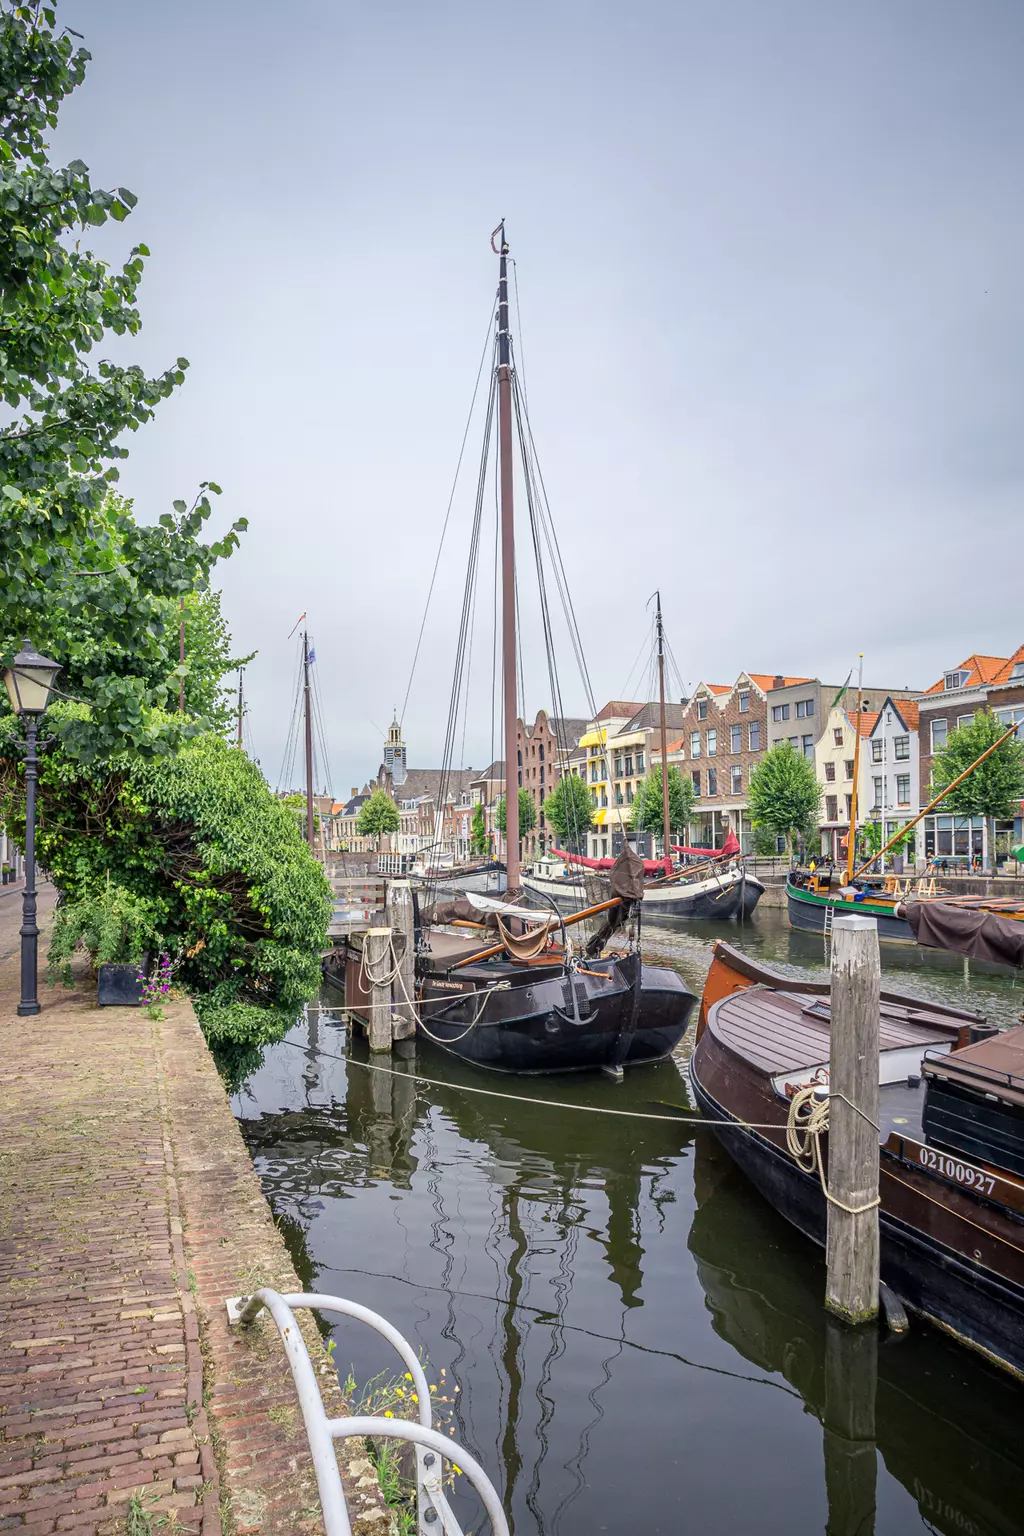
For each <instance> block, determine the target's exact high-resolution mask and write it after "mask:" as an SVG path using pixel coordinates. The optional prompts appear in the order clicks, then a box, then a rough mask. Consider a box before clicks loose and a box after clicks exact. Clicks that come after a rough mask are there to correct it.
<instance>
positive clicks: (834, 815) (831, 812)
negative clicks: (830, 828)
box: [825, 795, 839, 821]
mask: <svg viewBox="0 0 1024 1536" xmlns="http://www.w3.org/2000/svg"><path fill="white" fill-rule="evenodd" d="M825 820H826V821H838V820H839V800H838V798H837V797H836V796H835V795H826V796H825Z"/></svg>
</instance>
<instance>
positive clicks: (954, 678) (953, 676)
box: [946, 672, 967, 693]
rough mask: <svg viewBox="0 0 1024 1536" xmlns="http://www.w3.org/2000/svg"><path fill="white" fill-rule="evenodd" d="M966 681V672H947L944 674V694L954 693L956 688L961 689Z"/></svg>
mask: <svg viewBox="0 0 1024 1536" xmlns="http://www.w3.org/2000/svg"><path fill="white" fill-rule="evenodd" d="M966 681H967V673H966V672H947V673H946V692H947V693H955V692H956V690H957V689H958V688H962V687H963V685H964V683H965V682H966Z"/></svg>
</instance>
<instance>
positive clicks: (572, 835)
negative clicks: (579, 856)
mask: <svg viewBox="0 0 1024 1536" xmlns="http://www.w3.org/2000/svg"><path fill="white" fill-rule="evenodd" d="M544 816H545V818H546V819H547V821H548V822H549V823H550V824H551V827H552V829H553V830H554V832H555V834H556V836H557V837H558V840H559V842H560V843H562V844H565V845H566V846H567V850H568V852H570V853H573V852H578V851H580V850H581V849H582V846H583V839H584V838H585V837H586V835H587V833H588V832H589V831H590V829H591V827H592V826H593V825H594V807H593V803H592V801H591V799H590V791H589V789H588V788H587V786H586V784H585V783H584V782H583V780H582V779H581V778H580V777H579V775H578V774H576V773H565V774H563V775H562V777H561V778H560V779H559V781H558V783H557V784H556V785H555V787H554V789H553V790H552V791H551V793H550V795H548V797H547V799H546V800H545V801H544Z"/></svg>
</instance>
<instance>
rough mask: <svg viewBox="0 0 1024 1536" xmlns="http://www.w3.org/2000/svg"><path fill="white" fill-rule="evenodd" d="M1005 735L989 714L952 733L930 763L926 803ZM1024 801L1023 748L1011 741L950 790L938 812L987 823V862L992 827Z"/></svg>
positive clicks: (1004, 727) (985, 712)
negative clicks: (929, 782) (941, 810)
mask: <svg viewBox="0 0 1024 1536" xmlns="http://www.w3.org/2000/svg"><path fill="white" fill-rule="evenodd" d="M1006 730H1007V725H1005V724H1004V723H1003V722H1002V721H1001V720H998V719H997V718H996V716H995V715H993V714H992V713H991V711H989V710H979V712H978V713H977V714H976V715H975V716H974V719H973V720H972V721H971V722H970V723H969V724H968V725H961V726H959V727H958V729H957V730H955V731H953V733H952V734H951V735H950V737H949V739H948V740H947V742H946V745H945V746H944V747H940V748H939V750H938V752H937V753H936V754H935V758H934V761H933V762H932V783H931V789H930V791H929V799H934V798H935V796H936V795H939V794H941V793H942V791H943V790H944V789H945V788H946V787H947V785H949V784H952V782H953V780H954V779H956V778H958V777H959V776H960V774H961V773H963V772H964V770H965V769H966V768H969V767H970V766H971V764H972V763H973V762H975V761H976V760H977V759H978V758H979V757H980V756H981V754H982V753H983V752H984V751H986V750H987V748H989V747H991V746H993V745H994V744H995V742H997V741H998V740H999V738H1000V736H1002V735H1004V734H1005V732H1006ZM1022 798H1024V743H1022V742H1020V741H1018V740H1017V737H1016V736H1011V737H1010V738H1009V740H1008V741H1005V742H1004V743H1003V745H1002V746H1001V747H1000V748H999V749H998V750H997V751H995V752H993V753H992V756H991V757H988V758H986V759H985V761H984V762H983V763H981V764H980V765H979V766H978V767H977V768H975V770H974V772H973V773H971V774H969V775H968V777H967V778H966V779H965V780H964V782H963V783H962V784H960V785H958V786H957V788H956V789H953V790H950V791H949V793H948V794H947V795H946V796H945V798H944V800H943V802H942V808H943V809H944V810H947V811H952V812H953V814H954V815H955V816H964V817H968V816H984V817H985V818H986V820H987V821H988V823H989V836H988V846H989V857H990V858H991V856H992V853H993V851H994V849H995V822H996V821H1003V820H1009V818H1010V817H1012V816H1014V815H1016V813H1017V810H1018V807H1019V805H1020V802H1021V799H1022Z"/></svg>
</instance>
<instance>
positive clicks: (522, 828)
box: [494, 789, 537, 837]
mask: <svg viewBox="0 0 1024 1536" xmlns="http://www.w3.org/2000/svg"><path fill="white" fill-rule="evenodd" d="M494 819H495V821H496V822H497V824H498V831H499V832H500V833H501V835H502V837H504V836H505V835H506V832H507V827H506V825H505V820H506V818H505V796H504V795H502V797H501V799H500V800H499V801H498V808H497V811H496V812H495V818H494ZM536 825H537V812H536V811H535V810H534V808H533V801H532V800H531V799H530V796H529V794H528V793H527V791H526V790H525V789H520V791H519V836H520V837H524V836H525V835H526V833H527V832H532V831H533V829H534V827H535V826H536Z"/></svg>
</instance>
